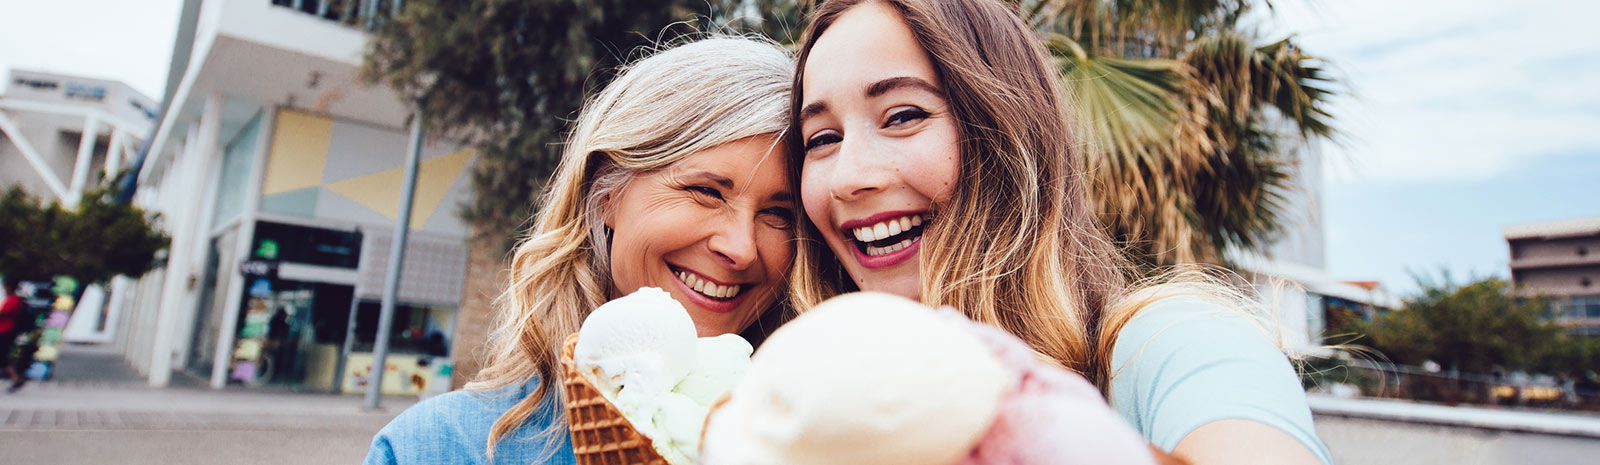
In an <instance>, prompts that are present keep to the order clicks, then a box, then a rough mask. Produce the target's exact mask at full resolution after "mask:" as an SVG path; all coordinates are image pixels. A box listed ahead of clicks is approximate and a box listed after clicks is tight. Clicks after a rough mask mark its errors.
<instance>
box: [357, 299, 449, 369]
mask: <svg viewBox="0 0 1600 465" xmlns="http://www.w3.org/2000/svg"><path fill="white" fill-rule="evenodd" d="M379 309H380V305H379V303H378V302H376V301H371V300H363V301H361V304H360V305H359V306H357V307H356V340H355V345H354V346H353V347H352V351H353V352H371V351H372V348H373V345H374V344H375V343H376V341H375V336H376V335H377V334H378V311H379ZM454 315H455V311H454V310H453V309H449V308H440V307H423V306H415V305H405V304H399V305H395V307H394V321H393V326H390V327H389V352H390V353H394V354H417V355H425V356H431V357H446V356H449V354H450V334H451V328H450V325H451V319H452V318H453V317H454Z"/></svg>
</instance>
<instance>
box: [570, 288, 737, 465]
mask: <svg viewBox="0 0 1600 465" xmlns="http://www.w3.org/2000/svg"><path fill="white" fill-rule="evenodd" d="M695 335H696V334H695V328H694V321H693V320H691V319H690V318H689V312H688V311H687V310H685V309H684V308H683V305H681V304H679V303H678V301H676V300H673V298H672V296H671V295H669V294H667V293H666V292H664V291H662V290H660V289H656V288H643V289H640V290H638V291H636V292H634V293H632V294H629V295H627V296H625V297H622V298H620V299H616V300H613V301H611V302H607V303H606V304H605V305H601V306H600V308H597V309H595V311H594V312H592V313H590V314H589V317H588V318H587V319H585V320H584V321H583V327H582V328H581V329H579V330H578V342H577V345H576V346H574V347H573V356H572V358H573V363H574V365H576V367H577V369H578V372H579V373H581V374H582V375H583V377H584V378H585V379H587V380H588V381H589V384H591V385H593V386H594V387H595V388H596V389H597V390H599V391H600V393H601V394H602V395H603V396H605V398H606V399H607V400H608V401H610V402H611V404H612V405H614V406H615V407H616V408H617V411H619V412H621V413H622V415H623V417H624V418H626V419H627V420H628V424H630V425H631V426H633V429H635V430H637V431H638V432H639V433H641V434H643V435H644V436H645V437H648V438H650V446H651V447H652V448H654V449H655V451H656V452H657V453H658V454H660V455H661V457H662V458H664V459H666V460H667V462H668V463H670V464H673V465H691V464H695V463H697V460H698V455H699V446H700V437H701V428H702V427H703V425H704V424H705V418H706V412H707V410H708V409H709V408H710V405H711V403H712V402H713V401H715V400H716V399H717V398H718V397H720V396H722V395H723V394H724V393H726V392H727V391H728V390H729V389H732V387H733V385H734V384H735V383H738V382H739V379H740V378H741V377H743V376H744V373H745V372H746V371H747V370H748V369H749V366H750V352H751V351H752V350H753V349H751V347H750V343H749V342H746V341H745V340H744V338H741V337H739V336H737V335H733V334H724V335H722V336H717V337H709V338H697V337H695Z"/></svg>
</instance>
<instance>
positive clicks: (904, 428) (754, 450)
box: [702, 293, 1015, 465]
mask: <svg viewBox="0 0 1600 465" xmlns="http://www.w3.org/2000/svg"><path fill="white" fill-rule="evenodd" d="M751 363H752V365H751V367H750V372H749V374H748V375H747V376H746V377H745V380H744V381H743V382H741V383H740V384H739V385H738V386H736V387H735V388H734V390H733V391H732V392H731V393H730V397H729V398H728V400H727V402H726V403H724V404H722V405H721V406H720V407H719V408H718V409H717V410H716V411H714V412H713V413H712V416H711V418H710V419H709V420H708V422H707V427H706V428H707V429H706V431H705V438H704V440H703V444H702V446H703V447H702V459H703V463H704V464H705V465H780V464H781V465H822V464H828V465H836V464H844V465H852V464H875V465H901V464H904V465H948V464H954V463H957V462H959V461H960V460H962V459H963V458H965V457H966V456H967V455H968V454H969V453H970V451H971V450H972V447H973V446H974V445H975V444H976V443H977V442H978V441H979V439H981V438H982V437H984V435H985V433H986V432H987V431H988V430H989V427H990V425H991V424H992V423H993V421H994V419H995V415H996V413H997V412H998V411H999V408H1000V402H1001V399H1002V397H1003V396H1004V395H1005V393H1007V392H1009V391H1011V390H1012V389H1013V388H1014V383H1015V377H1014V376H1013V375H1012V374H1011V373H1009V372H1008V370H1006V369H1005V368H1004V367H1003V366H1002V365H1001V362H1000V361H999V360H998V359H996V358H995V356H994V355H993V354H992V353H991V351H990V350H989V349H988V348H987V347H985V346H984V344H983V343H982V342H981V341H979V340H978V339H977V338H976V337H974V336H973V335H972V334H970V333H969V332H968V331H966V330H965V329H964V328H963V327H962V326H961V325H959V324H957V323H955V322H952V321H950V320H947V319H945V318H942V317H939V316H937V315H936V314H935V312H934V311H933V310H932V309H929V308H927V307H924V306H922V305H920V304H917V303H915V302H912V301H910V300H906V299H903V298H899V297H894V296H890V295H886V294H872V293H857V294H850V295H845V296H841V297H837V298H834V299H831V300H829V301H827V302H824V303H823V304H822V305H819V306H817V307H816V308H815V309H812V310H811V311H809V312H806V313H804V314H802V315H801V316H800V317H799V318H796V319H795V320H794V321H791V322H790V323H789V324H787V325H784V326H783V327H782V328H780V329H778V331H777V332H776V333H774V334H773V335H772V337H770V338H768V339H767V341H766V343H765V344H763V345H762V347H761V350H760V351H759V352H757V353H756V354H755V357H754V358H753V359H752V361H751Z"/></svg>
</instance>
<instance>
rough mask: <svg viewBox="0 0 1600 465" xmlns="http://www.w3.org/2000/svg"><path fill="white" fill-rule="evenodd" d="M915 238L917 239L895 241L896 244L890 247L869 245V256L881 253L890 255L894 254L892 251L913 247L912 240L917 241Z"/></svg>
mask: <svg viewBox="0 0 1600 465" xmlns="http://www.w3.org/2000/svg"><path fill="white" fill-rule="evenodd" d="M915 240H916V238H911V239H906V240H903V241H900V242H896V243H894V245H891V246H888V247H873V246H870V245H869V246H867V256H869V257H876V256H879V255H888V254H892V253H895V252H899V251H901V250H905V249H906V247H911V242H912V241H915Z"/></svg>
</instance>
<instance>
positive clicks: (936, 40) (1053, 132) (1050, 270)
mask: <svg viewBox="0 0 1600 465" xmlns="http://www.w3.org/2000/svg"><path fill="white" fill-rule="evenodd" d="M866 1H880V2H881V3H883V4H886V5H889V6H890V7H891V8H892V9H894V10H895V11H897V12H898V13H899V15H900V17H901V19H902V20H903V21H905V23H906V25H907V26H909V28H910V29H911V31H912V34H913V35H914V36H915V37H916V40H917V42H918V44H919V45H921V47H922V49H923V50H924V51H925V52H926V53H927V54H928V56H929V58H930V60H931V61H932V62H933V63H932V64H933V69H934V72H935V73H936V75H937V78H938V79H939V81H940V87H941V88H942V89H943V90H944V92H945V99H946V100H947V101H948V102H949V104H950V108H951V112H952V113H953V115H954V116H955V118H956V119H957V121H960V122H961V124H959V125H958V128H959V131H960V139H959V140H960V142H959V144H960V171H959V173H960V174H959V175H958V180H957V182H956V187H955V189H954V193H953V195H952V196H951V198H950V199H949V200H948V201H947V202H946V203H944V204H941V205H940V206H939V207H940V210H941V211H938V212H936V214H935V215H934V219H933V221H932V225H931V226H930V227H929V228H928V232H927V234H925V235H924V236H923V241H924V245H923V249H922V253H921V256H920V257H919V260H920V264H921V270H922V276H921V293H922V300H923V303H925V304H928V305H934V306H941V305H949V306H953V307H955V308H957V309H960V310H961V311H962V312H964V313H965V314H966V315H967V316H969V317H971V318H973V319H974V320H977V321H981V322H984V323H988V324H992V325H996V326H999V327H1000V328H1002V329H1005V330H1006V331H1008V332H1010V333H1011V334H1014V335H1016V336H1017V337H1019V338H1021V339H1022V340H1023V341H1025V342H1027V343H1028V345H1029V346H1031V347H1032V348H1033V349H1034V350H1035V351H1036V352H1038V353H1039V354H1040V355H1041V356H1043V357H1044V358H1045V359H1046V360H1049V361H1053V362H1055V363H1057V364H1059V365H1061V366H1063V367H1066V368H1069V369H1073V370H1075V371H1078V372H1079V373H1083V374H1085V375H1086V376H1088V377H1090V379H1092V380H1094V381H1095V382H1096V384H1098V385H1100V386H1101V389H1102V390H1104V389H1105V388H1106V386H1107V382H1108V380H1109V373H1107V372H1106V370H1108V368H1109V367H1108V366H1107V365H1109V363H1108V360H1109V356H1110V353H1109V352H1110V351H1109V350H1100V349H1099V347H1100V346H1101V345H1102V342H1106V344H1104V345H1105V347H1109V341H1102V337H1101V334H1100V330H1099V328H1100V327H1101V326H1102V323H1103V321H1104V320H1105V315H1106V314H1107V309H1108V307H1110V306H1111V305H1112V302H1114V301H1115V300H1116V299H1117V298H1118V296H1119V295H1120V294H1121V293H1122V292H1123V289H1124V287H1125V286H1126V285H1127V279H1128V272H1127V270H1128V269H1129V268H1128V266H1127V265H1126V261H1125V259H1124V258H1123V256H1122V255H1121V254H1120V252H1119V251H1118V250H1117V249H1116V247H1115V246H1114V245H1113V244H1112V243H1111V241H1110V240H1109V239H1108V236H1107V235H1106V233H1105V232H1104V230H1103V229H1101V228H1100V227H1099V226H1098V224H1097V223H1096V220H1095V212H1094V211H1093V210H1091V203H1090V201H1089V196H1088V193H1087V191H1086V189H1087V186H1085V183H1086V178H1085V177H1084V176H1083V169H1084V168H1083V159H1082V157H1081V155H1080V153H1079V152H1078V151H1079V150H1083V146H1082V143H1081V142H1080V141H1079V140H1078V139H1077V138H1076V135H1077V133H1078V131H1075V130H1074V126H1073V125H1074V124H1075V123H1074V121H1073V120H1072V118H1071V114H1070V113H1068V111H1067V109H1068V108H1069V107H1070V105H1068V100H1067V96H1066V94H1065V93H1064V92H1063V87H1062V84H1061V82H1060V77H1059V73H1058V71H1057V70H1056V68H1055V67H1054V66H1053V65H1052V61H1051V59H1050V56H1049V54H1048V52H1047V51H1046V50H1045V48H1044V46H1043V44H1041V43H1040V42H1039V41H1038V39H1037V38H1035V37H1034V35H1033V33H1032V31H1031V30H1030V29H1029V28H1028V27H1027V25H1026V24H1024V23H1023V22H1022V20H1021V19H1019V18H1018V17H1017V15H1016V14H1015V12H1013V11H1011V9H1010V8H1012V7H1010V6H1008V5H1006V4H1004V3H1002V2H1000V1H998V0H838V1H829V2H826V3H823V4H822V5H820V6H818V8H817V10H816V11H815V12H814V16H813V19H812V21H811V24H810V26H809V27H808V28H807V30H806V34H805V41H804V42H803V45H801V47H800V52H799V61H798V67H797V68H796V69H797V71H796V73H795V91H794V97H793V105H792V106H791V113H790V115H791V117H793V116H794V115H797V114H798V110H799V108H800V105H801V104H802V103H803V102H804V95H803V94H802V92H803V87H802V86H801V84H802V83H803V82H804V76H803V74H802V73H804V72H805V66H806V62H807V59H808V58H809V56H810V53H811V49H812V46H813V45H815V44H816V42H817V39H818V38H819V37H820V36H821V35H822V34H823V33H824V32H825V31H827V29H828V27H829V26H831V25H832V24H833V23H834V21H835V20H837V19H838V18H839V16H841V15H842V14H844V13H845V12H846V11H848V10H850V9H851V8H853V7H855V6H857V5H860V4H862V3H865V2H866ZM791 124H792V125H793V124H798V122H797V121H796V122H791ZM791 131H793V132H797V133H798V131H799V128H798V127H796V126H791ZM802 137H803V136H802ZM792 153H795V154H800V155H798V156H799V157H802V158H797V159H796V160H795V161H793V162H791V163H790V167H791V168H790V170H791V177H792V179H794V180H795V182H799V176H800V169H801V163H802V162H803V154H804V151H802V150H796V151H794V152H792ZM805 223H806V224H805V227H803V228H801V234H802V240H801V241H799V250H797V255H796V269H797V272H796V273H795V276H793V277H792V278H791V288H792V289H793V290H794V292H795V294H796V297H795V299H796V304H797V305H798V307H799V308H800V309H801V310H803V309H805V308H809V307H810V306H812V305H815V304H816V303H818V302H820V301H821V300H823V299H826V298H827V297H830V296H833V295H836V294H839V293H842V292H849V291H853V290H855V287H854V284H853V283H852V281H851V280H850V279H848V276H847V275H846V274H845V271H844V270H843V269H842V267H841V266H840V265H839V260H838V258H837V257H835V256H834V254H833V253H832V252H831V251H830V250H829V249H828V247H827V246H825V245H823V244H822V243H821V241H820V239H818V238H819V237H820V236H819V235H818V231H817V229H816V226H815V225H813V224H811V223H810V222H805ZM1134 311H1136V310H1134V309H1130V310H1128V311H1122V312H1117V313H1119V314H1120V315H1119V318H1117V320H1118V321H1117V322H1116V323H1115V324H1113V326H1118V327H1120V326H1121V323H1122V322H1125V321H1126V319H1127V318H1131V315H1132V313H1133V312H1134Z"/></svg>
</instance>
